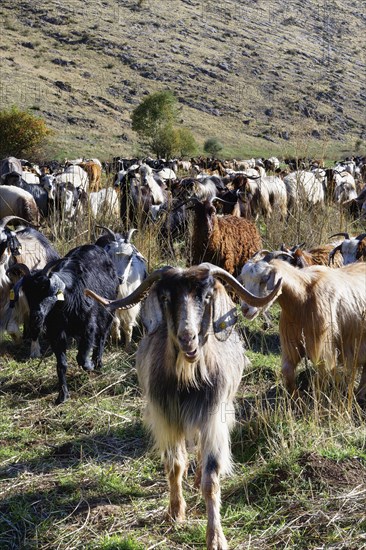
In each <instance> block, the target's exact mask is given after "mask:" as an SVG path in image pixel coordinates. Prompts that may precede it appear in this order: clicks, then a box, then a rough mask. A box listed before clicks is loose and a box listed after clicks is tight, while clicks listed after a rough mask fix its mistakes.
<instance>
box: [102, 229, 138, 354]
mask: <svg viewBox="0 0 366 550" xmlns="http://www.w3.org/2000/svg"><path fill="white" fill-rule="evenodd" d="M103 229H105V231H106V232H107V233H106V234H104V235H101V236H100V237H99V239H97V241H96V242H95V244H96V245H97V246H101V247H102V248H104V250H105V251H106V252H107V254H108V255H109V256H110V258H111V259H112V261H113V263H114V265H115V268H116V271H117V275H118V278H119V286H118V298H125V297H126V296H128V295H129V294H131V292H132V291H134V290H135V289H136V288H137V287H138V286H139V285H140V284H141V283H142V281H143V280H144V279H145V278H146V277H147V262H146V260H145V258H144V257H143V256H142V254H141V253H140V252H139V251H138V250H137V248H136V247H135V246H134V245H133V244H132V243H131V237H132V235H133V233H134V232H135V231H136V229H130V231H129V232H128V233H126V234H124V235H120V234H119V233H114V232H113V231H111V230H110V229H108V228H107V227H103ZM140 309H141V308H140V304H136V305H135V306H133V307H131V308H129V309H126V310H122V309H118V310H117V311H116V316H115V320H114V325H113V331H114V332H115V336H116V339H117V341H118V340H120V338H121V331H120V327H121V326H122V329H123V332H124V335H125V345H126V347H128V346H129V344H130V342H131V338H132V330H133V327H134V326H136V325H137V318H138V316H139V313H140Z"/></svg>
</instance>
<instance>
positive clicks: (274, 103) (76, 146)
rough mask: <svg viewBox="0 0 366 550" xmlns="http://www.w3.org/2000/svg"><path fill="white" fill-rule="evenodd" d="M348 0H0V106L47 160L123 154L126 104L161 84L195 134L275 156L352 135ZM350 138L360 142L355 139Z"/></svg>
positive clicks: (352, 10) (359, 107)
mask: <svg viewBox="0 0 366 550" xmlns="http://www.w3.org/2000/svg"><path fill="white" fill-rule="evenodd" d="M362 5H364V2H360V1H359V0H321V1H320V2H318V1H316V0H301V1H300V0H292V1H291V2H288V1H286V0H243V1H234V0H221V1H218V2H216V1H214V0H201V1H199V0H171V1H170V2H161V1H157V0H119V1H117V0H104V1H94V2H90V3H86V2H83V1H82V0H72V1H69V2H66V3H62V2H61V1H60V0H47V1H46V0H37V1H30V2H29V1H25V0H24V1H23V0H2V2H1V5H0V24H1V27H2V29H1V45H0V61H1V81H0V108H4V107H8V106H9V105H13V104H16V105H19V106H21V107H28V108H32V109H33V110H34V112H36V113H39V114H40V115H42V116H44V117H45V119H46V120H47V122H48V123H49V125H50V126H51V128H52V129H53V130H54V131H55V141H56V153H57V154H58V155H59V156H62V155H66V154H67V155H73V154H75V155H76V154H85V155H92V154H94V155H99V156H103V157H106V156H110V155H112V154H134V153H136V152H137V141H136V136H135V135H134V133H133V132H132V130H131V123H130V113H131V110H132V109H133V108H134V107H135V106H136V105H137V104H138V103H139V102H140V100H141V99H142V98H143V97H144V95H146V94H148V93H150V92H152V91H156V90H161V89H166V88H169V89H171V90H173V91H174V92H175V93H176V95H177V96H178V98H179V101H180V103H181V121H182V123H183V124H184V125H186V126H188V127H190V128H191V129H192V130H193V132H194V134H195V136H196V138H197V139H198V141H199V142H200V143H202V142H203V141H204V139H205V138H207V137H208V136H213V135H214V136H218V137H219V138H220V139H221V140H222V141H223V142H224V143H225V145H226V150H227V152H231V153H235V154H242V155H245V154H255V152H265V151H268V152H270V151H273V152H276V153H280V152H283V154H285V153H286V152H287V151H290V150H291V148H296V147H298V146H299V142H300V141H301V140H302V139H304V140H309V138H310V142H312V147H313V149H315V150H316V151H318V152H319V153H320V152H323V151H324V150H326V149H328V150H331V149H333V150H337V151H341V150H342V148H343V150H346V149H347V147H349V148H351V149H354V148H355V147H357V144H358V147H360V145H361V144H362V140H366V117H365V100H366V91H365V90H366V87H365V84H366V67H365V65H366V61H365V54H364V50H365V49H364V46H365V39H364V27H365V20H366V16H365V12H364V10H363V9H362V7H363V6H362ZM361 146H362V145H361Z"/></svg>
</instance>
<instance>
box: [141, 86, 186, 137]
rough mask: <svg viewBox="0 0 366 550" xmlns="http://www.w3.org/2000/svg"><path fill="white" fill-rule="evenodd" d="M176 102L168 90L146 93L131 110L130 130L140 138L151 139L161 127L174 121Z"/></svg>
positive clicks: (175, 117)
mask: <svg viewBox="0 0 366 550" xmlns="http://www.w3.org/2000/svg"><path fill="white" fill-rule="evenodd" d="M176 103H177V100H176V98H175V97H174V95H173V94H172V92H169V91H163V92H155V93H153V94H150V95H148V96H147V97H146V98H145V99H144V100H143V101H142V102H141V103H140V105H138V106H137V107H136V108H135V109H134V110H133V112H132V115H131V119H132V130H134V131H135V132H137V133H138V135H139V136H140V137H141V138H142V139H147V140H148V141H149V140H151V139H153V138H154V136H155V135H156V133H157V132H158V131H159V130H160V129H161V128H162V127H168V126H169V125H171V126H173V124H174V123H175V122H176V119H177V107H176Z"/></svg>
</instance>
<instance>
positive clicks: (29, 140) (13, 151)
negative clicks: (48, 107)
mask: <svg viewBox="0 0 366 550" xmlns="http://www.w3.org/2000/svg"><path fill="white" fill-rule="evenodd" d="M50 133H51V131H50V129H49V128H47V125H46V123H45V121H44V120H43V119H42V118H40V117H38V116H35V115H33V114H31V113H29V112H27V111H22V110H20V109H18V108H17V107H12V108H11V109H9V110H4V111H0V158H4V157H7V156H14V157H17V158H24V157H27V156H33V157H34V156H37V155H39V153H40V152H41V150H42V147H43V146H45V145H46V143H47V138H48V136H49V135H50Z"/></svg>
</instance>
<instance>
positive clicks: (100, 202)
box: [88, 187, 119, 219]
mask: <svg viewBox="0 0 366 550" xmlns="http://www.w3.org/2000/svg"><path fill="white" fill-rule="evenodd" d="M88 198H89V209H90V213H91V215H92V216H93V218H94V219H97V218H100V217H101V216H111V217H114V218H118V217H119V202H118V195H117V192H116V191H115V190H114V189H112V188H111V187H106V188H104V189H101V190H100V191H96V192H93V193H89V196H88Z"/></svg>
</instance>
